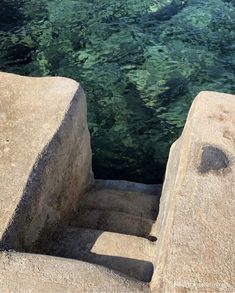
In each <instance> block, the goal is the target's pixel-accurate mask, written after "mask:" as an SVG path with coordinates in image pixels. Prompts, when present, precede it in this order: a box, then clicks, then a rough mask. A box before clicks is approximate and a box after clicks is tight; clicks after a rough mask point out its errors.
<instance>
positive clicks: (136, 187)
mask: <svg viewBox="0 0 235 293" xmlns="http://www.w3.org/2000/svg"><path fill="white" fill-rule="evenodd" d="M95 187H96V188H97V189H115V190H125V191H135V192H142V193H145V194H152V195H157V196H160V195H161V192H162V184H143V183H137V182H131V181H126V180H103V179H96V180H95Z"/></svg>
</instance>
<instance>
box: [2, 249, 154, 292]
mask: <svg viewBox="0 0 235 293" xmlns="http://www.w3.org/2000/svg"><path fill="white" fill-rule="evenodd" d="M0 271H1V274H0V292H2V293H75V292H79V293H84V292H89V293H97V292H100V293H101V292H102V293H110V292H117V293H120V292H123V293H136V292H141V293H148V292H150V290H149V287H148V285H147V284H144V283H141V282H138V281H136V280H132V279H127V278H126V277H125V276H123V275H121V274H118V273H116V272H113V271H111V270H109V269H106V268H104V267H102V266H98V265H94V264H90V263H86V262H82V261H78V260H72V259H64V258H59V257H52V256H48V255H36V254H26V253H16V252H2V253H0Z"/></svg>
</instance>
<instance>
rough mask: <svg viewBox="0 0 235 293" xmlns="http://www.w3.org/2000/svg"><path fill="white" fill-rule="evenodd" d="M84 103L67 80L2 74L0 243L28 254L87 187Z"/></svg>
mask: <svg viewBox="0 0 235 293" xmlns="http://www.w3.org/2000/svg"><path fill="white" fill-rule="evenodd" d="M91 179H92V171H91V148H90V136H89V132H88V128H87V119H86V99H85V95H84V93H83V90H82V88H81V87H80V85H79V84H78V83H76V82H75V81H73V80H70V79H67V78H60V77H55V78H31V77H22V76H18V75H14V74H6V73H0V190H1V198H0V239H1V246H2V247H4V248H14V249H17V250H28V249H29V248H30V247H31V245H32V243H33V242H35V241H36V240H37V238H38V236H39V234H40V232H41V231H42V229H43V228H45V227H46V226H47V225H51V224H57V223H64V224H65V223H67V222H68V221H69V220H70V218H71V217H72V216H73V212H74V211H75V210H76V208H77V203H78V201H79V197H80V195H81V194H83V193H84V192H85V191H86V189H87V188H88V187H89V185H90V181H91Z"/></svg>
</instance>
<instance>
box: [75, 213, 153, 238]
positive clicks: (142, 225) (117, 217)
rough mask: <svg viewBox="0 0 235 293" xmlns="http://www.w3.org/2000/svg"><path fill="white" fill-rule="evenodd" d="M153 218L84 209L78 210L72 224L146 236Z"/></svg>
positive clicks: (150, 228)
mask: <svg viewBox="0 0 235 293" xmlns="http://www.w3.org/2000/svg"><path fill="white" fill-rule="evenodd" d="M153 224H154V221H153V220H150V219H147V218H144V217H139V216H135V215H133V214H128V213H122V212H116V211H112V210H97V209H84V208H81V209H79V211H78V214H77V217H76V219H75V220H73V221H72V222H71V225H72V226H76V227H82V228H90V229H97V230H104V231H110V232H116V233H123V234H129V235H136V236H139V237H145V238H148V237H149V235H150V232H151V230H152V226H153Z"/></svg>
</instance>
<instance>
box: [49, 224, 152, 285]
mask: <svg viewBox="0 0 235 293" xmlns="http://www.w3.org/2000/svg"><path fill="white" fill-rule="evenodd" d="M155 245H156V244H155V243H152V242H150V241H148V240H147V239H144V238H141V237H137V236H132V235H125V234H119V233H114V232H106V231H101V230H94V229H84V228H77V227H71V226H66V227H61V228H59V229H57V231H56V232H55V233H53V234H52V236H51V240H50V241H49V242H48V241H47V243H46V247H47V253H48V254H51V255H55V256H62V257H67V258H73V259H79V260H83V261H88V262H91V263H96V264H99V265H103V266H106V267H109V268H110V269H113V270H117V271H120V272H122V273H124V274H127V275H129V276H132V277H134V278H137V279H139V280H141V281H145V282H148V281H150V279H151V276H152V273H153V264H152V263H153V260H154V256H155V253H156V252H155V251H156V246H155Z"/></svg>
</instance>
